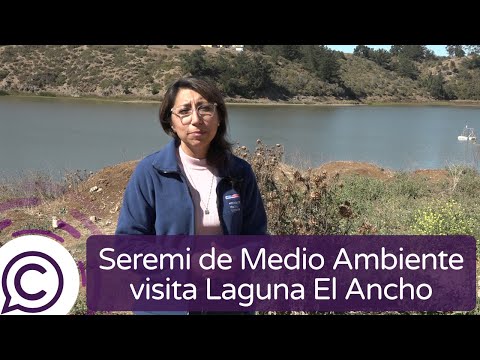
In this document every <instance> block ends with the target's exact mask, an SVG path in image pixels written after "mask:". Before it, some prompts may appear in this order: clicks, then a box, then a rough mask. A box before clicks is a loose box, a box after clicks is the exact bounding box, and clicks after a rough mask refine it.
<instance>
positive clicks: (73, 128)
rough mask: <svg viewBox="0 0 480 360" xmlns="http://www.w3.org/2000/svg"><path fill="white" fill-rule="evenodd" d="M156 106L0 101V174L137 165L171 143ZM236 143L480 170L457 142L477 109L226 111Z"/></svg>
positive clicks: (476, 120)
mask: <svg viewBox="0 0 480 360" xmlns="http://www.w3.org/2000/svg"><path fill="white" fill-rule="evenodd" d="M158 109H159V104H140V103H116V102H105V101H92V100H82V99H55V98H41V97H38V98H36V97H11V96H3V97H0V125H1V127H0V172H1V173H3V174H16V173H19V172H24V171H29V170H44V171H47V172H49V173H51V174H53V175H55V174H58V173H62V172H63V171H65V170H75V169H80V170H84V169H85V170H91V171H96V170H98V169H100V168H102V167H105V166H109V165H113V164H117V163H120V162H123V161H127V160H133V159H139V158H141V157H143V156H145V155H147V154H149V153H151V152H153V151H156V150H158V149H160V148H161V147H162V146H163V145H164V144H166V143H167V142H168V141H169V139H170V138H169V137H168V136H167V135H166V134H165V133H164V132H163V130H162V128H161V126H160V124H159V122H158V118H157V114H158ZM228 110H229V120H230V127H229V133H230V138H231V140H232V141H233V142H238V143H239V144H240V145H245V146H247V147H249V148H250V149H251V150H253V149H254V147H255V143H256V140H257V139H261V140H262V141H263V142H264V143H265V144H267V145H274V144H277V143H279V144H282V145H283V146H284V148H285V153H286V154H285V161H286V162H288V163H291V164H293V165H302V166H312V167H315V166H318V165H320V164H322V163H324V162H328V161H334V160H352V161H365V162H371V163H374V164H377V165H379V166H382V167H385V168H390V169H394V170H413V169H429V168H430V169H431V168H445V166H447V165H450V164H459V163H461V164H464V163H467V164H471V165H474V166H478V158H479V156H478V154H479V151H480V150H479V144H476V143H472V142H461V141H458V140H457V136H458V135H460V133H461V131H462V130H463V128H464V127H465V125H467V124H468V126H469V127H473V128H475V129H476V130H479V129H480V108H479V107H454V106H375V107H372V106H307V105H301V106H299V105H291V106H290V105H276V106H275V105H273V106H263V105H261V106H259V105H252V106H249V105H233V104H232V105H228Z"/></svg>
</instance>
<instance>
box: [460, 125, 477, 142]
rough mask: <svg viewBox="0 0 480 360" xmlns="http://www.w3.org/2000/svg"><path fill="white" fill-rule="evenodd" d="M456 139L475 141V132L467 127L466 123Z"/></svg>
mask: <svg viewBox="0 0 480 360" xmlns="http://www.w3.org/2000/svg"><path fill="white" fill-rule="evenodd" d="M458 140H459V141H476V140H477V135H476V134H475V129H474V128H470V127H468V125H465V128H464V129H463V131H462V133H461V134H460V135H458Z"/></svg>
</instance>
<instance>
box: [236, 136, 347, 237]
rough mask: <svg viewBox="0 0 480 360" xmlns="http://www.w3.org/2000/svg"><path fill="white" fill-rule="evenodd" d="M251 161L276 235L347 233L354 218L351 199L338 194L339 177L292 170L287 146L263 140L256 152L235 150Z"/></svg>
mask: <svg viewBox="0 0 480 360" xmlns="http://www.w3.org/2000/svg"><path fill="white" fill-rule="evenodd" d="M235 153H236V155H238V156H240V157H241V158H243V159H245V160H247V161H248V162H249V163H250V165H251V166H252V169H253V171H254V172H255V175H256V177H257V181H258V185H259V188H260V192H261V194H262V198H263V201H264V204H265V207H266V211H267V217H268V231H269V233H270V234H272V235H326V234H347V233H348V232H349V230H350V227H351V224H352V218H353V217H354V215H353V211H352V209H351V207H350V203H349V202H348V201H340V200H338V199H339V197H338V195H337V192H338V188H339V186H341V185H339V184H338V176H334V177H333V178H330V179H328V177H327V173H326V172H323V173H321V174H320V173H314V172H313V171H312V170H311V169H307V170H306V171H304V172H302V173H301V172H300V171H298V170H292V171H290V170H289V169H288V168H287V167H286V166H285V165H284V164H282V163H281V160H282V157H283V147H282V146H281V145H280V144H277V145H275V146H271V147H267V146H265V145H264V144H263V143H262V142H261V141H260V140H257V146H256V148H255V151H254V152H253V153H250V151H249V150H248V149H247V148H246V147H245V146H239V147H237V148H236V149H235Z"/></svg>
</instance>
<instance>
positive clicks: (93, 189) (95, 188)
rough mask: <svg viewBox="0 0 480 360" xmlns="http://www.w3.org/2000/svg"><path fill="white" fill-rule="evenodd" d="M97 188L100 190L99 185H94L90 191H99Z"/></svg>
mask: <svg viewBox="0 0 480 360" xmlns="http://www.w3.org/2000/svg"><path fill="white" fill-rule="evenodd" d="M97 190H98V186H93V187H91V188H90V192H91V193H92V192H95V191H97Z"/></svg>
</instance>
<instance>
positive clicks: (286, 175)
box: [0, 141, 480, 314]
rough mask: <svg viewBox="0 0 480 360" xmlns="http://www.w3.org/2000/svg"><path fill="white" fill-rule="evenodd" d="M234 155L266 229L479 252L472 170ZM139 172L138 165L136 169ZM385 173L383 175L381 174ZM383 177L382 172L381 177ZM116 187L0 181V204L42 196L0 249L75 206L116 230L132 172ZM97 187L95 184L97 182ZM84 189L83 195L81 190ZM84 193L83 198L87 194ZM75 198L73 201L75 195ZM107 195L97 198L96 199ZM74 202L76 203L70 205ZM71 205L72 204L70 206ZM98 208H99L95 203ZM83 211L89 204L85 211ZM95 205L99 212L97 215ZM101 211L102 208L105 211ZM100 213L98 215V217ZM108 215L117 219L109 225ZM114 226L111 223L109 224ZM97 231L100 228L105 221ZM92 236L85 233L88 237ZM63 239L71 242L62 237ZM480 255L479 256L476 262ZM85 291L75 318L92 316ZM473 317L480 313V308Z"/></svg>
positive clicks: (38, 179)
mask: <svg viewBox="0 0 480 360" xmlns="http://www.w3.org/2000/svg"><path fill="white" fill-rule="evenodd" d="M235 154H237V155H238V156H240V157H242V158H244V159H246V160H247V161H248V162H249V163H250V164H251V165H252V168H253V170H254V172H255V175H256V177H257V180H258V184H259V187H260V191H261V194H262V197H263V200H264V203H265V206H266V210H267V216H268V231H269V233H271V234H278V235H285V234H298V235H322V234H346V235H370V234H376V235H409V234H425V235H454V234H467V235H472V236H474V237H475V238H476V239H477V251H478V250H480V246H479V245H480V244H478V239H480V225H479V224H480V204H478V201H477V199H478V198H479V197H480V173H478V171H477V170H475V169H473V168H470V167H463V166H450V167H448V168H447V169H444V170H437V171H435V174H436V175H437V176H432V174H431V173H428V175H427V174H426V173H422V172H398V173H391V174H390V173H389V174H383V176H373V174H367V175H356V174H353V173H351V174H339V173H336V172H332V171H329V172H327V171H323V170H322V169H321V168H319V169H311V168H307V169H301V168H293V167H290V166H287V165H285V164H284V163H283V147H282V146H281V145H280V144H279V145H275V146H271V147H268V146H265V145H264V144H263V143H262V142H261V141H257V146H256V148H255V149H254V150H253V151H250V150H249V149H248V148H246V147H244V146H237V147H236V148H235ZM132 169H133V167H132ZM379 171H380V170H379ZM380 173H381V172H380ZM109 174H110V175H109V176H108V178H109V179H110V180H108V181H109V182H110V183H111V184H110V185H112V186H115V187H113V188H111V189H109V187H107V183H106V182H104V183H103V184H104V185H103V186H104V190H103V191H102V192H100V193H98V194H100V195H93V194H97V193H95V192H94V193H92V191H91V190H92V188H91V186H92V185H93V184H98V183H99V181H100V180H103V181H106V180H107V177H106V176H105V174H99V177H98V178H97V179H96V180H95V175H96V174H89V173H86V172H85V171H83V172H73V173H69V174H67V175H65V177H64V178H63V179H62V180H61V181H60V182H56V181H54V180H52V178H51V177H49V176H48V175H47V174H43V173H39V174H24V176H23V177H22V178H12V179H3V180H1V181H0V202H2V203H4V202H8V201H9V200H13V199H16V198H29V197H37V198H40V199H41V203H40V204H38V205H31V206H30V208H28V209H26V210H25V214H23V213H22V212H21V211H16V210H12V211H11V212H10V213H9V214H8V215H7V214H6V213H3V215H5V216H7V217H8V218H11V219H12V220H13V225H12V227H11V228H7V229H9V230H8V231H0V246H1V243H4V241H8V240H9V238H8V237H9V234H10V233H11V232H10V231H12V228H13V227H14V226H17V229H31V228H37V229H51V219H52V216H58V217H61V218H62V219H64V220H65V221H67V222H68V223H71V224H73V225H74V226H76V225H75V224H76V221H78V220H77V219H75V218H72V217H69V216H70V211H69V209H70V208H71V207H72V206H79V204H84V202H86V203H88V206H87V205H85V206H84V208H82V209H84V211H86V210H85V209H90V211H91V212H90V213H89V215H90V214H96V215H97V214H98V213H100V214H101V211H104V212H103V214H105V215H101V216H100V217H103V218H104V220H102V223H103V222H104V223H105V224H107V223H108V224H109V225H105V226H110V227H109V228H108V229H109V230H108V232H107V233H111V231H112V228H113V229H114V228H115V220H113V219H116V217H117V216H118V213H117V211H118V208H113V207H112V205H110V206H107V207H106V205H105V202H104V200H105V199H109V201H110V202H111V204H119V203H120V201H121V196H122V195H123V189H124V185H125V183H126V181H127V180H128V176H129V172H126V171H125V168H122V167H119V168H118V169H115V168H110V169H109ZM91 181H92V182H91ZM79 189H83V190H79ZM82 194H83V195H82ZM72 195H75V196H72ZM101 195H102V196H104V197H103V198H98V199H95V196H101ZM68 199H70V200H68ZM67 201H73V204H74V205H72V204H69V203H67ZM92 204H93V205H92ZM82 206H83V205H82ZM93 206H96V207H97V208H96V209H93ZM102 209H103V210H102ZM94 210H95V211H94ZM106 214H109V216H112V217H111V219H112V221H110V220H109V219H110V218H109V217H107V215H106ZM107 220H108V222H107ZM97 226H101V225H100V222H99V223H97ZM89 235H90V233H89V232H88V231H87V232H86V233H85V234H84V238H85V239H86V238H87V237H88V236H89ZM62 236H66V234H65V233H62ZM65 246H67V248H68V249H69V250H70V252H71V253H72V255H73V256H74V258H75V260H76V261H85V243H84V242H81V241H79V239H70V240H68V239H67V241H66V242H65ZM479 256H480V253H477V259H478V257H479ZM84 296H85V293H84V291H83V292H82V294H81V296H80V298H79V299H78V301H77V303H76V305H75V307H74V308H73V309H72V314H83V313H86V305H85V299H84ZM472 313H476V314H477V313H480V308H479V307H478V306H477V308H476V309H475V310H474V311H473V312H472Z"/></svg>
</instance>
